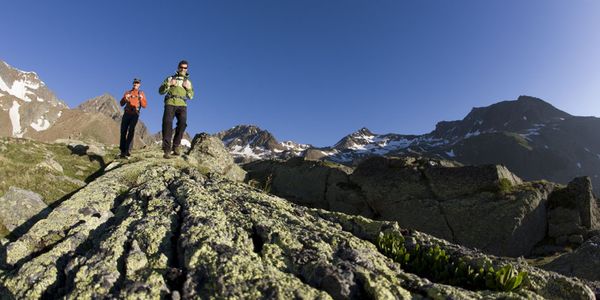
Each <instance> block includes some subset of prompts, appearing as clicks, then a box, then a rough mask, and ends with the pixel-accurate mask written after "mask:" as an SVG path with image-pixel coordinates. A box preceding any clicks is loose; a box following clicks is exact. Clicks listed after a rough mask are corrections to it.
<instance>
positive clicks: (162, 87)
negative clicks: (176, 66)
mask: <svg viewBox="0 0 600 300" xmlns="http://www.w3.org/2000/svg"><path fill="white" fill-rule="evenodd" d="M169 81H171V77H167V79H165V81H163V83H162V84H161V85H160V87H159V88H158V93H159V94H161V95H164V94H166V93H167V91H169V87H171V86H170V84H169Z"/></svg>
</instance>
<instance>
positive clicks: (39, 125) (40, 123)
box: [30, 116, 50, 131]
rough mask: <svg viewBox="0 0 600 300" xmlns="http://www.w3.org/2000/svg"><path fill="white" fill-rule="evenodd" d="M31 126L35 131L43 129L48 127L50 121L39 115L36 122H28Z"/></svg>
mask: <svg viewBox="0 0 600 300" xmlns="http://www.w3.org/2000/svg"><path fill="white" fill-rule="evenodd" d="M30 126H31V128H33V129H35V130H36V131H44V130H46V129H48V128H50V122H49V121H48V120H46V118H45V117H44V116H42V117H40V118H39V119H38V120H37V121H36V122H34V123H31V124H30Z"/></svg>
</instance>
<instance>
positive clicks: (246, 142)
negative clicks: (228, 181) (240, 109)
mask: <svg viewBox="0 0 600 300" xmlns="http://www.w3.org/2000/svg"><path fill="white" fill-rule="evenodd" d="M215 136H216V137H218V138H219V139H221V140H222V141H223V144H225V147H226V148H227V149H228V150H229V153H231V155H232V156H233V157H234V159H235V161H236V162H238V163H240V162H249V161H253V160H260V159H274V158H290V157H294V156H300V155H302V153H303V152H304V151H305V150H306V149H309V148H311V147H312V146H311V145H305V144H298V143H295V142H292V141H285V142H279V141H277V139H275V137H274V136H273V135H272V134H271V133H270V132H268V131H266V130H262V129H260V128H259V127H257V126H254V125H238V126H235V127H232V128H230V129H228V130H224V131H221V132H219V133H216V134H215Z"/></svg>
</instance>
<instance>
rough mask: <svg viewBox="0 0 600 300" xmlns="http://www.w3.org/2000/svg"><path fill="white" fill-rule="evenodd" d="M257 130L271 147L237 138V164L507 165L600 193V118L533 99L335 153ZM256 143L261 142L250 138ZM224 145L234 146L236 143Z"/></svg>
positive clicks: (350, 139)
mask: <svg viewBox="0 0 600 300" xmlns="http://www.w3.org/2000/svg"><path fill="white" fill-rule="evenodd" d="M245 126H246V127H249V126H248V125H245ZM238 127H239V126H238ZM238 127H234V128H238ZM253 128H255V129H254V131H253V132H261V135H262V136H270V138H269V143H267V144H264V143H263V144H262V145H261V146H256V145H255V143H254V144H253V143H243V142H241V141H244V139H241V138H240V139H238V142H237V143H236V144H235V148H232V147H229V148H230V151H231V152H232V154H234V155H235V156H237V160H238V161H251V160H257V159H269V158H278V159H286V158H288V157H291V156H304V157H306V158H308V159H316V160H327V161H333V162H337V163H342V164H346V165H356V164H357V163H358V162H360V161H362V160H363V159H365V158H367V157H370V156H390V157H394V156H426V157H432V158H441V159H450V160H454V161H457V162H460V163H463V164H469V165H471V164H476V165H477V164H504V165H506V166H507V167H508V168H509V169H511V170H513V171H514V172H515V173H516V174H517V175H518V176H520V177H522V178H524V179H526V180H538V179H547V180H550V181H555V182H560V183H567V182H568V181H569V180H570V179H571V178H573V177H577V176H590V177H591V178H592V182H593V184H594V186H596V187H598V186H600V178H599V177H600V119H599V118H596V117H579V116H572V115H570V114H568V113H566V112H564V111H561V110H559V109H557V108H555V107H554V106H552V105H551V104H549V103H548V102H545V101H543V100H542V99H539V98H535V97H530V96H520V97H518V99H516V100H510V101H502V102H498V103H495V104H492V105H490V106H486V107H477V108H473V109H472V110H471V112H469V114H467V116H466V117H465V118H463V119H462V120H456V121H442V122H439V123H437V125H436V128H435V130H433V131H432V132H430V133H427V134H423V135H403V134H396V133H388V134H376V133H373V132H371V131H370V130H369V129H368V128H361V129H359V130H358V131H356V132H354V133H351V134H349V135H347V136H345V137H343V138H342V139H340V141H338V142H337V143H335V144H334V145H333V146H330V147H321V148H317V147H312V146H310V145H307V147H305V148H297V149H296V151H293V152H284V151H280V150H278V148H277V147H274V146H269V147H267V146H268V145H278V144H279V142H278V141H277V140H276V139H275V138H274V137H273V136H272V135H271V134H270V133H268V132H267V131H264V130H261V129H260V128H257V127H256V126H253ZM219 136H220V137H224V136H223V135H219ZM251 136H255V135H252V134H250V135H248V136H247V137H246V138H247V139H248V138H249V137H251ZM223 141H224V143H225V144H226V145H228V144H229V145H231V143H232V140H231V138H224V139H223ZM240 149H243V151H241V150H240Z"/></svg>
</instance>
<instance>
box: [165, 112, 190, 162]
mask: <svg viewBox="0 0 600 300" xmlns="http://www.w3.org/2000/svg"><path fill="white" fill-rule="evenodd" d="M173 118H177V127H175V136H174V137H173ZM186 122H187V106H174V105H165V112H164V113H163V120H162V135H163V151H164V152H170V151H171V150H172V149H175V148H176V147H179V145H181V139H182V138H183V133H184V132H185V128H186V127H187V123H186ZM171 138H173V143H172V144H171Z"/></svg>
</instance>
